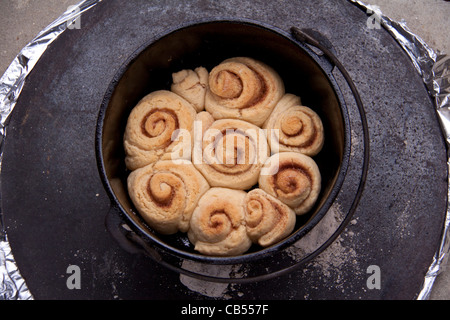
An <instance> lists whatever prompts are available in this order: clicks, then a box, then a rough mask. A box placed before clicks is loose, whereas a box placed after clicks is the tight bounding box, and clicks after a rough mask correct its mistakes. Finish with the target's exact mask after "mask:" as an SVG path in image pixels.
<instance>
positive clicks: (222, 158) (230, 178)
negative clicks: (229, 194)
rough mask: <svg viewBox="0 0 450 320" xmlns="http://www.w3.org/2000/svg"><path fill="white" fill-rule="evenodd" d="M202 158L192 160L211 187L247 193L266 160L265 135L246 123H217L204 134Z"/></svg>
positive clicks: (226, 121)
mask: <svg viewBox="0 0 450 320" xmlns="http://www.w3.org/2000/svg"><path fill="white" fill-rule="evenodd" d="M201 148H202V149H201V151H202V152H200V153H198V152H195V153H194V155H198V154H200V155H201V158H200V159H198V158H197V157H196V158H195V159H194V160H193V163H194V165H195V166H196V167H197V168H198V170H199V171H200V172H201V173H202V174H203V175H204V176H205V178H206V180H208V182H209V184H210V185H211V186H212V187H229V188H232V189H241V190H245V189H249V188H250V187H252V186H253V185H255V184H256V183H257V182H258V176H259V173H260V170H261V168H262V166H263V165H264V163H265V161H266V160H267V158H268V156H269V147H268V144H267V138H266V135H265V133H264V131H263V130H262V129H261V128H259V127H257V126H255V125H253V124H251V123H248V122H245V121H242V120H236V119H222V120H216V121H215V122H214V123H213V124H212V125H211V126H210V127H209V129H208V130H206V132H205V134H204V136H203V140H202V146H201Z"/></svg>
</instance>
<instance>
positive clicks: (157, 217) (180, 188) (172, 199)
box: [127, 160, 209, 234]
mask: <svg viewBox="0 0 450 320" xmlns="http://www.w3.org/2000/svg"><path fill="white" fill-rule="evenodd" d="M127 184H128V192H129V195H130V198H131V200H132V202H133V204H134V205H135V207H136V209H137V210H138V212H139V213H140V214H141V216H142V217H143V218H144V220H145V221H146V222H147V223H148V224H149V226H150V227H152V228H153V229H154V230H156V231H157V232H160V233H161V234H173V233H176V232H177V231H181V232H187V230H188V229H189V221H190V218H191V215H192V212H193V211H194V209H195V206H196V205H197V203H198V200H199V199H200V197H201V196H202V195H203V194H204V193H205V192H206V191H207V190H208V189H209V185H208V183H207V181H206V180H205V178H204V177H203V176H202V175H201V174H200V172H198V171H197V169H196V168H195V167H194V165H193V164H192V163H191V162H190V161H188V160H178V161H176V162H174V161H171V160H162V161H158V162H156V163H154V164H150V165H148V166H145V167H142V168H139V169H136V170H135V171H133V172H132V173H131V174H130V175H129V176H128V183H127Z"/></svg>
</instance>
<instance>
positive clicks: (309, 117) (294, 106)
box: [263, 94, 324, 156]
mask: <svg viewBox="0 0 450 320" xmlns="http://www.w3.org/2000/svg"><path fill="white" fill-rule="evenodd" d="M263 128H264V129H267V131H266V132H267V136H268V139H269V145H270V148H271V150H272V153H276V152H285V151H295V152H301V153H304V154H306V155H308V156H315V155H317V154H318V153H319V152H320V150H321V149H322V147H323V143H324V131H323V124H322V121H321V119H320V117H319V116H318V115H317V113H316V112H315V111H313V110H312V109H311V108H308V107H306V106H303V105H302V104H301V100H300V98H299V97H298V96H295V95H293V94H286V95H284V97H283V98H282V99H281V100H280V101H279V102H278V104H277V105H276V107H275V109H274V110H273V112H272V114H271V115H270V117H269V118H268V119H267V121H266V123H265V124H264V126H263Z"/></svg>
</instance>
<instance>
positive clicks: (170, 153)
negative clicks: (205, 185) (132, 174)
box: [124, 90, 196, 170]
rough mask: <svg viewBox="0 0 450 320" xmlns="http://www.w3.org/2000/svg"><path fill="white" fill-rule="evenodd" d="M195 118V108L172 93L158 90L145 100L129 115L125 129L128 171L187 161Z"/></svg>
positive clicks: (189, 155)
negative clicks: (153, 165) (155, 164)
mask: <svg viewBox="0 0 450 320" xmlns="http://www.w3.org/2000/svg"><path fill="white" fill-rule="evenodd" d="M195 116H196V111H195V109H194V107H193V106H192V105H191V104H190V103H189V102H187V101H186V100H185V99H183V98H182V97H180V96H178V95H177V94H175V93H173V92H170V91H166V90H159V91H155V92H152V93H150V94H148V95H147V96H145V97H144V98H143V99H142V100H141V101H140V102H139V103H138V104H137V105H136V106H135V107H134V108H133V110H132V111H131V113H130V115H129V117H128V121H127V126H126V128H125V134H124V148H125V153H126V158H125V164H126V166H127V168H128V169H129V170H135V169H137V168H141V167H143V166H146V165H148V164H150V163H154V162H156V161H158V160H169V159H179V158H181V159H190V157H191V154H190V152H191V146H192V142H193V139H192V136H193V134H192V132H193V126H194V119H195Z"/></svg>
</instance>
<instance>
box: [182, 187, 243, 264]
mask: <svg viewBox="0 0 450 320" xmlns="http://www.w3.org/2000/svg"><path fill="white" fill-rule="evenodd" d="M246 195H247V194H246V192H245V191H241V190H234V189H229V188H211V189H209V190H208V191H207V192H206V193H205V194H204V195H203V196H202V198H201V199H200V201H199V202H198V205H197V207H196V208H195V210H194V213H193V214H192V218H191V226H190V228H189V231H188V238H189V240H190V241H191V242H192V243H193V244H194V246H195V250H197V251H198V252H200V253H202V254H205V255H210V256H233V255H239V254H242V253H244V252H246V251H247V250H248V249H249V248H250V246H251V244H252V242H251V240H250V238H249V237H248V235H247V231H246V227H245V212H244V206H243V204H244V199H245V196H246Z"/></svg>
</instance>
